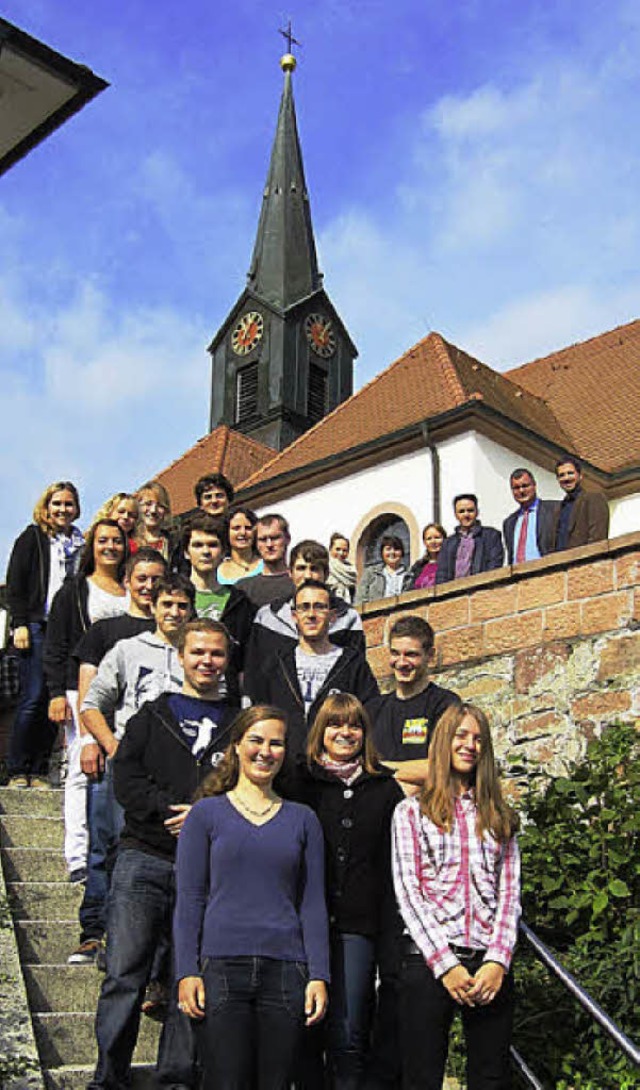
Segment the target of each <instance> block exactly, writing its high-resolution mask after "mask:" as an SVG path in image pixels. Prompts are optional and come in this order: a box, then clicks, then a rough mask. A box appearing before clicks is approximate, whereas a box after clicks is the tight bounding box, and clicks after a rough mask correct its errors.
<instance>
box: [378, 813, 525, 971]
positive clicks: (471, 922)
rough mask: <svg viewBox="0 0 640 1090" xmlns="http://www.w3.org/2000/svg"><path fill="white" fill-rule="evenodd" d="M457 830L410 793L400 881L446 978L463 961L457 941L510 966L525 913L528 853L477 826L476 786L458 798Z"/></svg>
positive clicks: (410, 925) (410, 922) (414, 928)
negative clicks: (433, 817) (523, 870)
mask: <svg viewBox="0 0 640 1090" xmlns="http://www.w3.org/2000/svg"><path fill="white" fill-rule="evenodd" d="M454 807H455V808H454V817H453V823H452V828H451V832H446V830H444V829H440V828H438V826H437V825H434V823H433V822H432V821H430V820H429V818H427V817H426V816H425V815H424V814H422V813H421V812H420V802H419V799H418V798H415V797H414V798H408V799H405V800H404V801H403V802H401V803H400V805H399V806H397V807H396V810H395V813H394V816H393V830H392V837H393V881H394V885H395V891H396V897H397V900H398V906H399V908H400V912H401V914H402V918H403V920H404V923H405V926H406V928H407V931H408V932H409V934H410V936H411V938H412V939H413V941H414V942H415V943H416V945H417V946H418V947H419V949H420V951H421V952H422V954H423V955H424V958H425V961H426V962H427V964H428V966H429V968H430V969H431V970H432V972H433V974H434V976H435V977H436V978H439V977H441V976H443V975H444V973H447V972H448V971H449V969H453V968H454V967H455V966H456V965H457V964H458V958H457V957H456V955H455V954H454V953H453V951H452V950H451V944H453V945H455V946H463V947H468V948H471V949H474V950H483V951H485V961H497V962H499V964H500V965H502V966H504V968H505V969H508V968H509V966H510V964H511V958H512V956H513V950H514V947H515V944H516V937H517V931H518V921H519V919H520V854H519V851H518V845H517V842H516V838H515V837H511V839H510V840H508V841H507V843H506V844H501V843H499V842H498V841H497V840H495V839H494V837H493V836H491V834H490V833H488V832H484V833H483V835H482V836H481V837H480V836H478V833H477V831H476V807H475V803H474V800H473V795H472V793H471V792H465V794H463V795H461V796H459V797H458V798H456V800H455V804H454Z"/></svg>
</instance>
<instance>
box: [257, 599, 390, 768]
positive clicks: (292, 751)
mask: <svg viewBox="0 0 640 1090" xmlns="http://www.w3.org/2000/svg"><path fill="white" fill-rule="evenodd" d="M293 616H294V620H295V624H296V628H297V630H298V643H297V644H296V645H295V646H291V647H287V648H286V649H283V650H281V651H279V652H276V654H274V655H271V656H269V657H267V658H265V659H264V661H263V662H262V664H261V665H260V667H259V668H258V670H256V671H255V673H254V674H253V675H252V678H251V683H250V686H248V688H249V696H250V698H251V701H252V703H254V704H274V705H275V706H276V707H278V708H281V709H282V711H284V712H286V714H287V721H288V724H289V729H288V732H287V753H288V755H289V756H293V757H295V756H297V755H298V754H301V753H304V751H305V746H306V739H307V731H308V729H309V727H310V726H311V724H312V723H313V721H314V719H315V717H316V715H317V713H318V711H319V710H320V707H321V705H322V702H323V701H324V700H325V699H326V698H327V697H328V696H329V695H330V694H333V693H351V694H352V696H355V697H357V698H358V700H360V701H362V703H363V704H366V703H367V702H368V701H371V700H373V699H374V697H376V696H378V695H379V691H378V686H377V684H376V680H375V678H374V676H373V674H372V672H371V669H370V667H369V664H368V662H367V660H366V658H365V656H364V655H363V654H362V652H360V651H355V650H354V649H353V648H352V647H336V646H335V644H333V643H332V642H331V640H330V638H329V626H330V625H331V622H332V620H333V610H332V608H331V591H330V590H329V588H328V587H327V585H326V584H325V583H319V582H317V581H316V580H313V579H305V580H304V582H303V583H301V584H300V585H299V587H298V588H297V590H296V592H295V597H294V600H293Z"/></svg>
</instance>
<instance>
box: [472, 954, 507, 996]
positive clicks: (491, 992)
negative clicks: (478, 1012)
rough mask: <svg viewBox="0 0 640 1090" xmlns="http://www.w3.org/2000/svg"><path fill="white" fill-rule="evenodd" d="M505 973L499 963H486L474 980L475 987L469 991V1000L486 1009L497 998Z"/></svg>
mask: <svg viewBox="0 0 640 1090" xmlns="http://www.w3.org/2000/svg"><path fill="white" fill-rule="evenodd" d="M504 976H505V971H504V968H503V967H502V965H499V964H498V962H497V961H485V962H483V964H482V965H481V966H480V968H479V969H478V971H477V973H476V975H475V976H474V978H473V987H472V988H471V989H470V990H469V998H470V999H472V1000H473V1002H474V1003H479V1004H480V1006H481V1007H485V1006H486V1005H487V1003H491V1001H492V1000H493V999H495V997H496V996H497V994H498V992H499V991H500V989H501V987H502V981H503V980H504Z"/></svg>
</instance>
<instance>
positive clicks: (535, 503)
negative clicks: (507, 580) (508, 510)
mask: <svg viewBox="0 0 640 1090" xmlns="http://www.w3.org/2000/svg"><path fill="white" fill-rule="evenodd" d="M509 484H510V485H511V492H512V493H513V498H514V500H515V501H516V503H517V504H518V510H517V511H514V512H513V513H512V514H511V515H509V517H508V518H506V519H505V520H504V522H503V524H502V533H503V536H504V543H505V545H506V547H507V563H508V564H522V563H524V561H525V560H539V559H540V557H541V556H546V554H547V553H551V552H553V551H554V549H555V519H556V514H557V509H558V504H557V502H556V501H555V500H541V499H539V498H538V492H537V486H536V479H535V477H534V475H533V473H532V472H531V470H530V469H523V468H518V469H514V470H513V472H512V473H511V475H510V477H509Z"/></svg>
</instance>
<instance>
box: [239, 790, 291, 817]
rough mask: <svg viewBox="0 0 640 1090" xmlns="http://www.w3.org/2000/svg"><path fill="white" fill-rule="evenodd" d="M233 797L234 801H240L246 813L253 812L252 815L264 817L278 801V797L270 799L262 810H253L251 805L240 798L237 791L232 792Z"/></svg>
mask: <svg viewBox="0 0 640 1090" xmlns="http://www.w3.org/2000/svg"><path fill="white" fill-rule="evenodd" d="M233 797H234V798H235V800H236V802H239V803H240V805H241V807H242V809H243V810H246V811H247V813H248V814H253V816H254V817H265V816H266V815H267V814H268V813H269V811H270V810H273V808H274V806H275V805H276V803H277V802H279V801H280V800H279V799H272V800H271V802H270V803H269V805H268V806H267V807H266V808H265V809H264V810H254V809H253V807H252V806H249V804H248V803H246V802H245V801H244V799H242V798H241V796H240V795H239V794H238V792H237V791H234V792H233Z"/></svg>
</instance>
